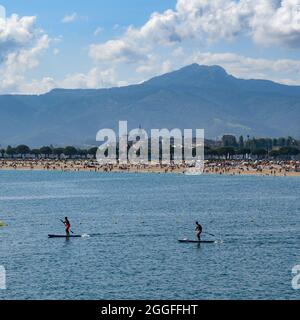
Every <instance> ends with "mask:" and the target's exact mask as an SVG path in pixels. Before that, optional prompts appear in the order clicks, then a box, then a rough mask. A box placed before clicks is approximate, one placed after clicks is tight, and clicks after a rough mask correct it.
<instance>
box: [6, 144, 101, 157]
mask: <svg viewBox="0 0 300 320" xmlns="http://www.w3.org/2000/svg"><path fill="white" fill-rule="evenodd" d="M97 149H98V148H97V147H93V148H89V149H79V148H75V147H73V146H67V147H64V148H54V147H52V146H44V147H41V148H38V149H30V148H29V147H28V146H27V145H19V146H17V147H14V148H13V147H11V146H8V147H7V148H6V149H3V148H2V149H0V156H1V157H2V158H3V157H4V156H5V155H7V156H9V157H12V158H13V157H14V156H17V155H21V157H24V156H30V155H31V156H34V157H45V158H49V157H50V156H55V157H57V158H60V157H61V156H62V155H64V156H65V157H67V158H70V157H73V156H80V157H82V158H87V157H88V156H93V157H95V156H96V152H97Z"/></svg>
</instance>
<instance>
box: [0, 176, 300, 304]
mask: <svg viewBox="0 0 300 320" xmlns="http://www.w3.org/2000/svg"><path fill="white" fill-rule="evenodd" d="M0 190H1V191H0V220H4V221H6V222H7V223H8V224H9V226H8V227H6V228H0V252H1V256H0V265H3V266H5V268H6V270H7V290H2V291H1V290H0V299H299V298H300V290H299V291H295V290H293V289H292V287H291V280H292V274H291V269H292V267H293V266H294V265H295V264H300V201H299V195H300V179H299V178H288V177H284V178H280V177H226V176H182V175H155V174H99V173H84V172H81V173H61V172H13V171H12V172H0ZM66 215H67V216H68V217H69V218H70V220H71V223H72V228H73V230H74V232H76V233H79V234H85V233H88V234H94V235H93V236H91V237H90V238H79V239H70V240H65V239H48V238H47V234H48V233H55V234H63V233H64V227H63V225H62V224H61V222H60V221H59V219H60V218H64V217H65V216H66ZM196 219H197V220H199V221H200V222H201V223H202V224H203V226H204V230H206V231H208V232H210V233H214V234H215V235H216V238H217V239H221V240H223V243H218V244H203V245H201V246H198V245H197V244H180V243H178V242H177V239H178V238H184V237H189V238H193V237H194V232H193V230H194V221H195V220H196ZM211 238H212V237H210V236H208V235H207V236H206V239H211Z"/></svg>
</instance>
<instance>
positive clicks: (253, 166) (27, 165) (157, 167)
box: [0, 159, 300, 176]
mask: <svg viewBox="0 0 300 320" xmlns="http://www.w3.org/2000/svg"><path fill="white" fill-rule="evenodd" d="M0 170H24V171H28V170H48V171H64V172H76V171H77V172H78V171H90V172H135V173H147V172H148V173H177V174H178V173H181V174H185V173H186V174H193V173H195V168H193V167H192V168H190V167H188V166H186V165H184V164H181V165H169V164H168V165H167V164H138V165H127V164H121V165H101V164H99V163H98V162H97V161H95V160H48V159H45V160H19V159H18V160H0ZM204 174H219V175H222V174H225V175H263V176H300V161H278V162H277V161H268V160H263V161H253V160H247V161H245V160H243V161H242V160H217V161H216V160H206V161H205V166H204Z"/></svg>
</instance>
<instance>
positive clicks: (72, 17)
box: [61, 12, 78, 23]
mask: <svg viewBox="0 0 300 320" xmlns="http://www.w3.org/2000/svg"><path fill="white" fill-rule="evenodd" d="M77 18H78V14H77V13H76V12H73V13H72V14H67V15H66V16H64V17H63V19H62V20H61V22H62V23H71V22H74V21H75V20H76V19H77Z"/></svg>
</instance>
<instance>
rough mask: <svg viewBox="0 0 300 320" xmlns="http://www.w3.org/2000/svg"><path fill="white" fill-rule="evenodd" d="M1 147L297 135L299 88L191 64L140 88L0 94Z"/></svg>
mask: <svg viewBox="0 0 300 320" xmlns="http://www.w3.org/2000/svg"><path fill="white" fill-rule="evenodd" d="M0 118H1V125H0V144H1V145H8V144H11V145H16V144H28V145H29V146H41V145H46V144H54V145H67V144H72V145H77V146H78V145H82V144H85V143H89V144H91V143H93V142H95V137H96V133H97V131H98V130H100V129H102V128H112V129H116V128H117V126H118V121H119V120H128V123H129V127H130V128H136V127H138V126H139V125H141V126H142V127H143V128H145V129H146V130H150V129H151V128H169V129H172V128H182V129H183V128H193V129H195V128H204V129H205V137H206V138H216V137H218V136H220V135H223V134H225V133H226V134H236V135H240V134H243V135H244V136H246V135H250V136H260V137H263V136H269V137H275V136H276V137H278V136H288V135H291V136H294V137H295V138H299V137H300V125H299V123H300V86H299V87H298V86H287V85H281V84H277V83H274V82H271V81H266V80H242V79H237V78H235V77H233V76H231V75H229V74H227V73H226V71H225V70H224V69H222V68H221V67H219V66H211V67H208V66H199V65H197V64H193V65H190V66H187V67H184V68H182V69H180V70H178V71H174V72H171V73H168V74H165V75H162V76H159V77H155V78H153V79H151V80H149V81H146V82H144V83H142V84H139V85H132V86H127V87H121V88H111V89H99V90H64V89H55V90H53V91H51V92H49V93H47V94H44V95H40V96H24V95H23V96H22V95H3V96H0Z"/></svg>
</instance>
